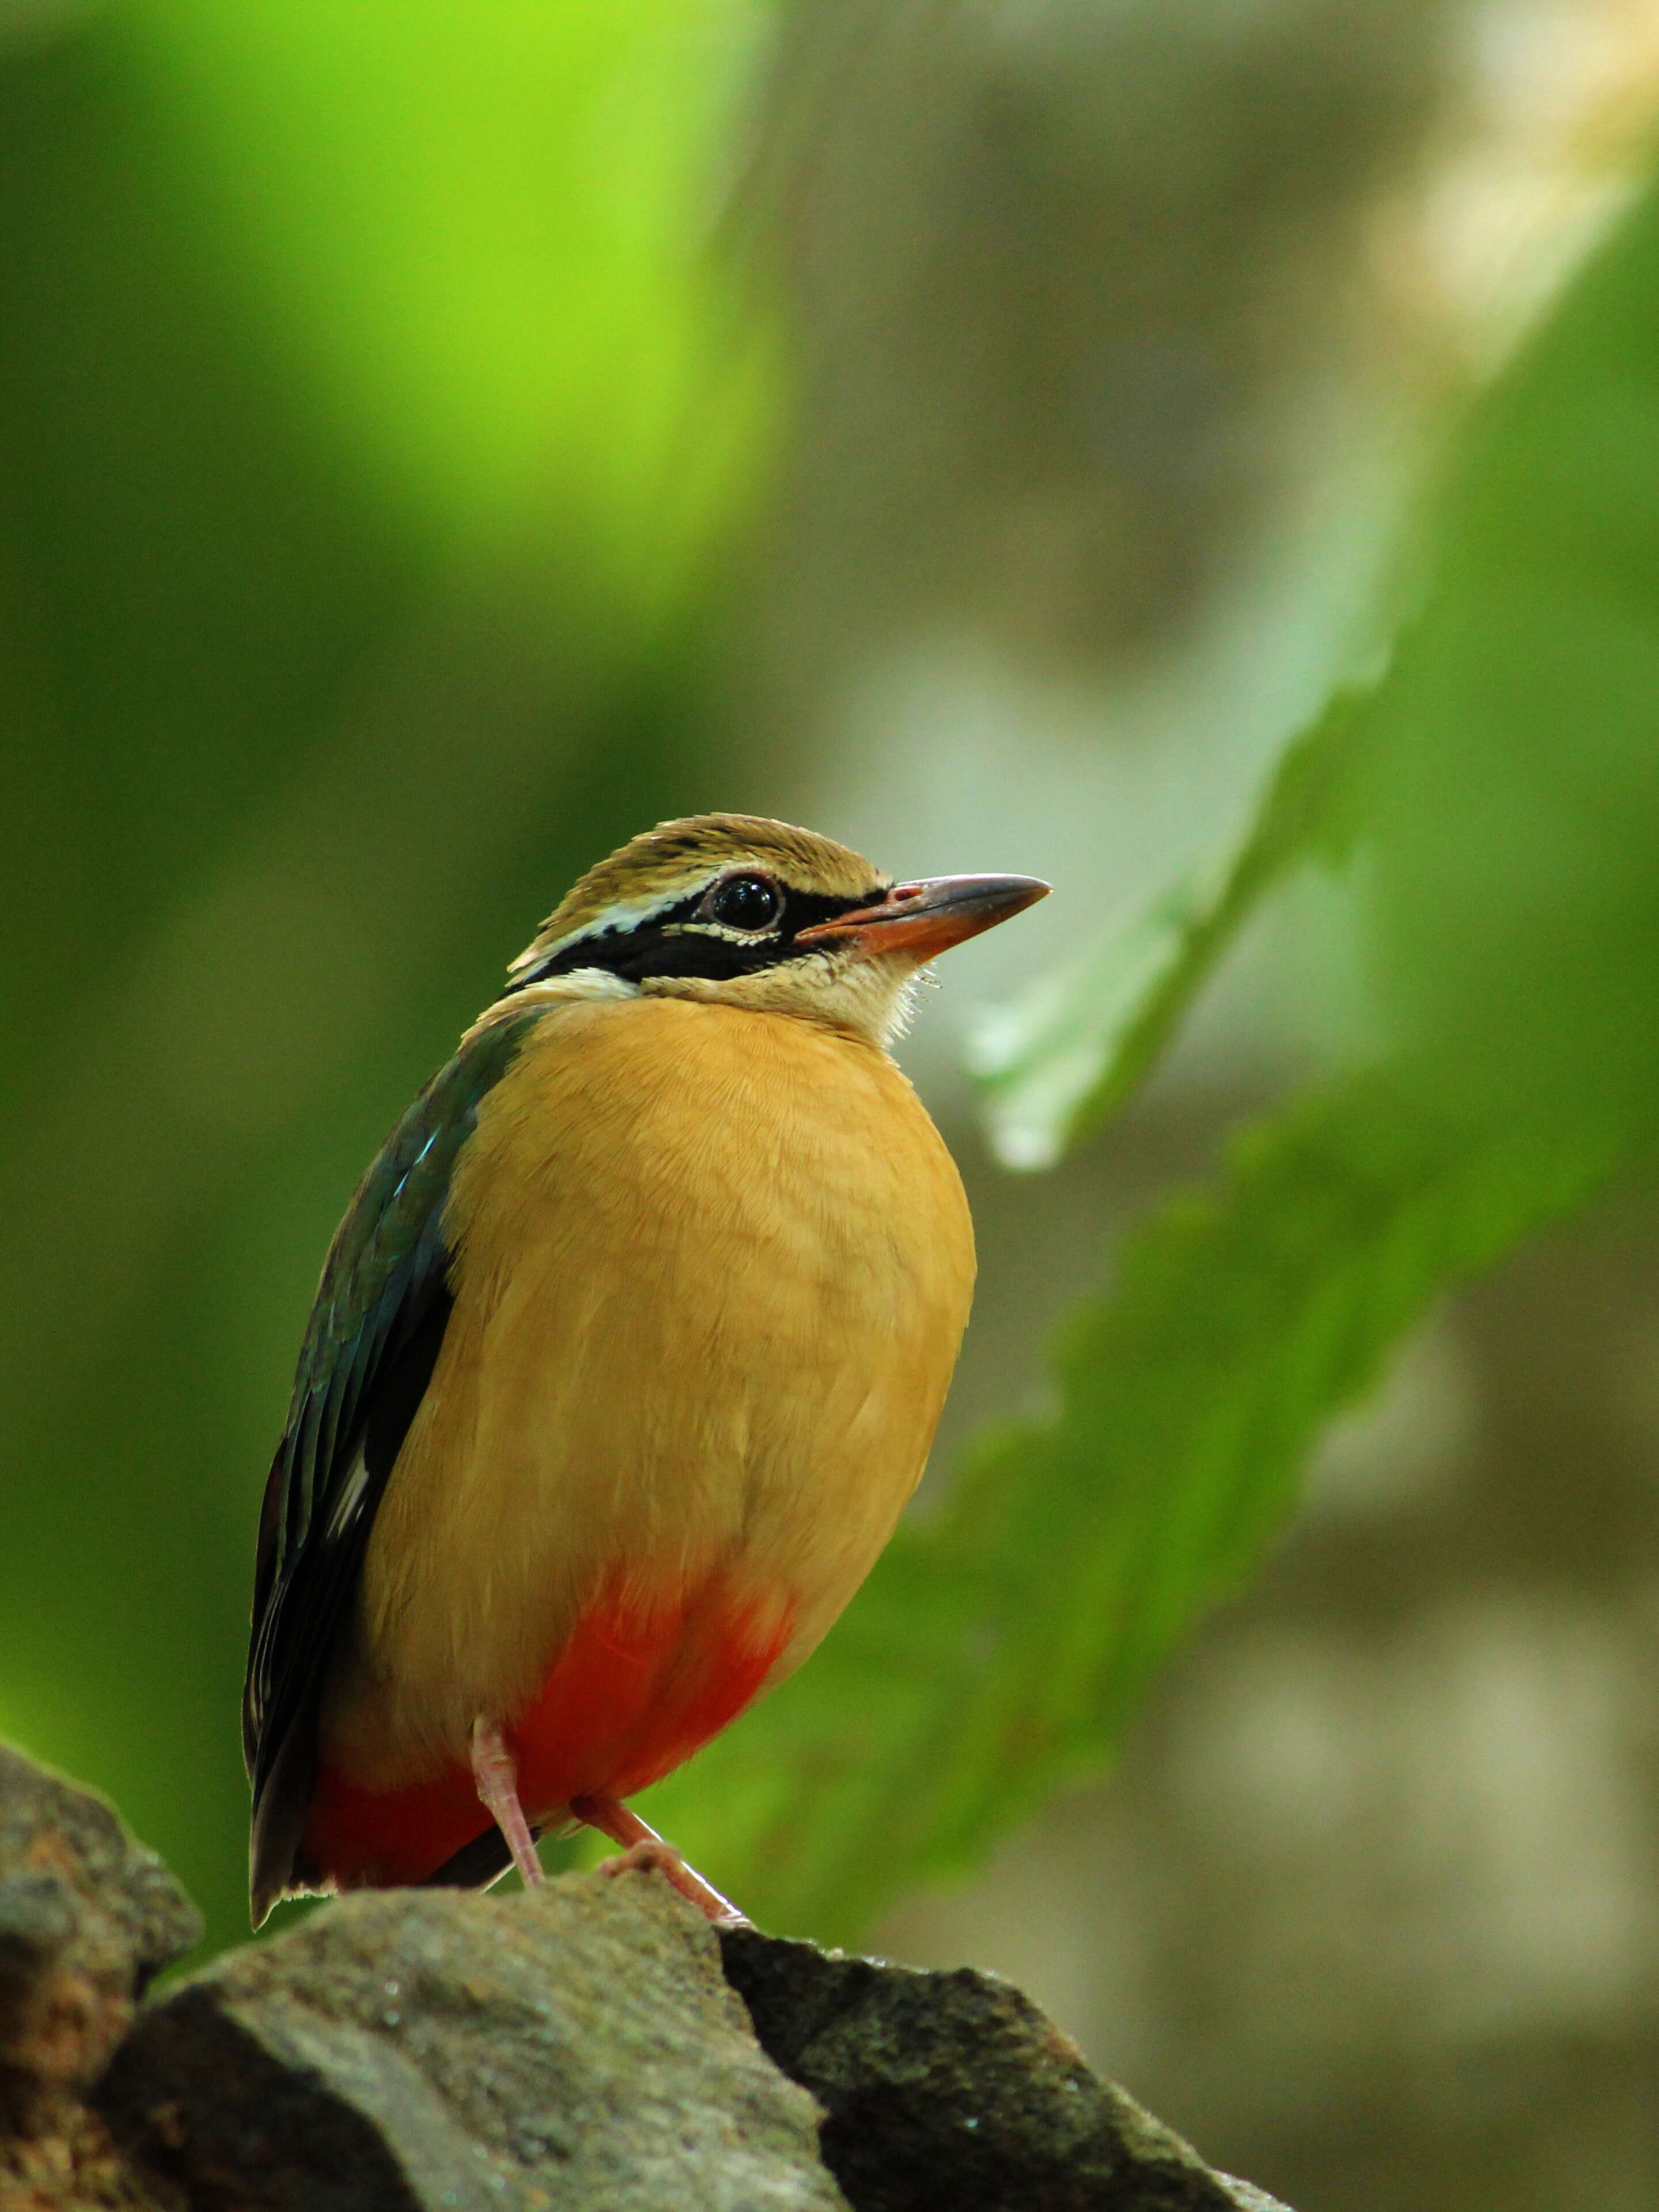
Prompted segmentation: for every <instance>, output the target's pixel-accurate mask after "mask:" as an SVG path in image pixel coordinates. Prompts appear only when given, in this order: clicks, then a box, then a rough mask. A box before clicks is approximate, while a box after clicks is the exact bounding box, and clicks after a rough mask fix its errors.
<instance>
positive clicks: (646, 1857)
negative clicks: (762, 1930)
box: [570, 1797, 750, 1928]
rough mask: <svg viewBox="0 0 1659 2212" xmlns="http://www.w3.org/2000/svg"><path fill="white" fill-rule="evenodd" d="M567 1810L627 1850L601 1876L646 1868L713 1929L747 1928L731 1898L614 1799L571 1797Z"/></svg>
mask: <svg viewBox="0 0 1659 2212" xmlns="http://www.w3.org/2000/svg"><path fill="white" fill-rule="evenodd" d="M570 1809H571V1811H572V1812H573V1813H574V1814H575V1816H576V1818H577V1819H578V1820H586V1823H587V1825H588V1826H589V1827H590V1828H597V1829H599V1832H600V1833H601V1834H602V1835H606V1836H609V1837H610V1838H611V1842H612V1843H613V1844H623V1845H625V1846H626V1848H625V1849H624V1850H623V1852H622V1853H621V1854H620V1856H619V1857H616V1858H614V1859H607V1860H606V1861H605V1864H604V1865H603V1866H602V1867H601V1868H600V1869H599V1872H600V1873H601V1874H608V1875H618V1874H632V1873H633V1872H634V1871H635V1869H638V1868H648V1869H652V1870H653V1871H654V1872H655V1873H658V1874H660V1875H666V1876H667V1878H668V1880H669V1881H671V1883H672V1884H673V1886H674V1887H675V1888H676V1889H677V1890H678V1892H679V1893H680V1895H681V1896H682V1897H684V1898H689V1899H690V1902H691V1903H692V1904H693V1905H696V1908H697V1910H698V1911H699V1912H702V1913H704V1914H706V1915H707V1916H708V1918H709V1919H710V1920H712V1921H713V1922H714V1924H715V1926H716V1927H719V1928H747V1927H748V1926H749V1924H750V1923H749V1919H748V1917H747V1915H746V1914H744V1913H741V1912H739V1911H738V1908H737V1906H736V1905H733V1904H732V1900H731V1899H730V1898H727V1897H722V1896H721V1895H720V1892H719V1890H717V1889H716V1888H715V1887H714V1884H713V1883H712V1882H707V1881H704V1880H703V1878H702V1875H700V1874H699V1873H698V1872H697V1871H696V1869H695V1868H694V1867H689V1866H687V1864H686V1863H685V1861H684V1859H683V1858H682V1857H680V1855H679V1853H678V1851H677V1850H675V1849H674V1846H673V1845H672V1844H665V1842H664V1841H663V1839H662V1838H661V1837H660V1836H659V1834H658V1833H657V1832H656V1830H655V1829H654V1828H647V1826H646V1825H645V1822H644V1821H643V1820H641V1818H640V1816H639V1814H637V1813H630V1812H629V1809H628V1808H627V1806H626V1805H619V1804H618V1803H617V1801H616V1799H615V1798H614V1797H573V1798H572V1799H571V1801H570Z"/></svg>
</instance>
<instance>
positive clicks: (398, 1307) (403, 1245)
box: [242, 1008, 544, 1923]
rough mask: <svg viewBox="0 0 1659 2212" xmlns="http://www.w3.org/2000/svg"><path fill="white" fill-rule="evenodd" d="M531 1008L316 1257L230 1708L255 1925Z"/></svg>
mask: <svg viewBox="0 0 1659 2212" xmlns="http://www.w3.org/2000/svg"><path fill="white" fill-rule="evenodd" d="M543 1012H544V1009H541V1008H532V1009H531V1010H529V1011H527V1012H522V1013H515V1014H511V1015H507V1016H506V1017H503V1018H495V1019H486V1020H485V1021H484V1022H483V1023H481V1024H479V1025H478V1026H477V1028H476V1029H475V1030H472V1031H471V1033H470V1035H469V1036H467V1038H466V1039H465V1042H463V1044H462V1046H461V1048H460V1050H459V1052H458V1053H457V1054H456V1055H455V1057H454V1059H453V1060H451V1061H450V1062H449V1063H448V1065H447V1066H445V1067H444V1068H442V1069H441V1071H440V1072H439V1073H438V1074H437V1075H435V1077H434V1078H433V1079H432V1081H431V1082H430V1083H429V1084H428V1085H427V1087H426V1089H425V1090H424V1091H422V1093H421V1095H420V1097H418V1098H417V1099H416V1101H415V1103H414V1104H413V1105H412V1106H411V1107H410V1109H409V1111H408V1112H407V1113H406V1114H405V1115H404V1117H403V1119H402V1121H399V1122H398V1126H397V1127H396V1128H395V1129H394V1130H393V1131H392V1134H391V1136H390V1137H388V1138H387V1139H386V1143H385V1145H384V1146H382V1147H381V1149H380V1155H379V1157H378V1158H376V1160H375V1162H374V1165H373V1166H372V1167H371V1168H370V1169H369V1170H368V1174H367V1175H366V1176H364V1178H363V1180H362V1183H361V1184H360V1185H359V1187H358V1189H357V1193H356V1196H355V1197H354V1198H353V1200H352V1201H351V1204H350V1206H349V1207H348V1208H347V1211H346V1215H345V1218H344V1219H343V1221H342V1223H341V1224H340V1226H339V1229H338V1231H337V1232H336V1235H335V1238H334V1242H333V1243H332V1245H331V1247H330V1249H329V1255H328V1259H327V1261H326V1263H325V1266H324V1268H323V1276H322V1281H321V1283H320V1285H319V1287H318V1291H317V1300H316V1304H314V1305H313V1308H312V1312H311V1320H310V1322H309V1324H308V1326H307V1330H306V1335H305V1341H304V1344H303V1345H302V1346H301V1352H300V1364H299V1369H298V1372H297V1373H296V1375H295V1381H294V1395H293V1397H292V1400H291V1401H290V1402H289V1414H288V1424H287V1426H286V1428H285V1429H284V1431H283V1440H282V1442H281V1443H279V1444H278V1446H277V1447H276V1458H275V1459H274V1460H273V1462H271V1468H270V1477H269V1479H268V1480H267V1482H266V1485H265V1496H264V1510H263V1511H262V1512H261V1515H260V1519H259V1545H258V1559H257V1561H256V1564H255V1568H254V1586H253V1627H252V1638H251V1641H250V1644H249V1648H248V1666H247V1681H246V1686H245V1688H244V1691H243V1696H242V1747H243V1753H244V1755H245V1757H246V1761H247V1770H248V1775H249V1778H250V1779H251V1780H252V1784H253V1836H252V1861H251V1872H252V1893H253V1901H254V1913H255V1919H256V1923H257V1921H258V1919H260V1918H262V1917H264V1911H265V1910H266V1909H268V1907H269V1905H270V1903H271V1902H272V1901H273V1900H274V1899H276V1897H278V1896H280V1895H281V1894H282V1893H283V1890H284V1889H286V1888H287V1887H289V1883H290V1881H292V1878H293V1875H294V1862H295V1853H296V1851H297V1850H298V1847H299V1843H300V1838H301V1834H302V1832H303V1830H304V1826H305V1820H306V1814H307V1808H308V1806H309V1803H310V1799H311V1793H312V1788H313V1780H314V1774H315V1763H316V1741H315V1740H316V1717H317V1705H318V1699H319V1694H320V1692H321V1689H322V1686H323V1680H324V1675H325V1669H326V1666H327V1662H328V1659H329V1656H330V1653H331V1650H332V1649H333V1647H334V1644H335V1642H336V1639H337V1637H338V1634H339V1632H340V1631H341V1629H342V1628H343V1626H345V1624H346V1621H347V1619H348V1617H349V1609H350V1606H351V1603H352V1600H353V1597H354V1595H355V1593H356V1586H357V1580H358V1577H359V1575H360V1573H361V1571H362V1559H363V1551H364V1547H365V1546H366V1544H367V1542H368V1532H369V1529H370V1528H371V1526H372V1525H373V1522H374V1515H375V1512H376V1510H377V1509H378V1507H379V1505H380V1498H381V1495H382V1493H383V1492H384V1491H385V1488H386V1479H387V1477H388V1476H389V1475H390V1474H391V1472H392V1464H393V1462H395V1461H396V1459H397V1456H398V1450H399V1448H400V1447H401V1445H402V1443H403V1441H404V1436H405V1434H406V1433H407V1431H408V1429H409V1425H410V1422H411V1421H412V1420H413V1419H414V1417H415V1413H416V1407H418V1406H419V1405H420V1402H421V1400H422V1396H423V1395H424V1394H425V1391H426V1387H427V1384H428V1382H429V1381H430V1380H431V1376H432V1371H433V1369H434V1367H435V1365H436V1364H437V1358H438V1353H439V1350H440V1348H441V1345H442V1343H443V1336H444V1329H445V1326H446V1324H447V1321H448V1318H449V1311H450V1307H451V1304H452V1297H451V1292H450V1285H449V1258H450V1255H449V1252H448V1249H447V1246H446V1244H445V1241H444V1206H445V1203H446V1200H447V1197H448V1194H449V1187H450V1178H451V1176H452V1174H453V1170H454V1167H455V1163H456V1161H457V1159H458V1158H459V1156H460V1152H461V1149H462V1147H463V1146H465V1143H466V1141H467V1139H468V1138H469V1137H470V1136H471V1133H472V1131H473V1128H474V1127H475V1125H476V1123H477V1113H478V1108H479V1105H480V1103H482V1101H483V1098H484V1097H486V1096H487V1094H488V1093H489V1091H490V1090H491V1089H492V1088H493V1087H494V1086H495V1084H496V1083H498V1082H499V1081H500V1079H501V1076H502V1075H503V1074H504V1073H505V1072H506V1071H507V1068H508V1067H509V1066H511V1064H512V1062H513V1057H514V1055H515V1054H517V1052H518V1050H519V1048H520V1045H521V1043H522V1042H523V1041H524V1038H525V1036H526V1031H527V1030H529V1029H531V1028H532V1027H533V1026H534V1024H536V1023H537V1022H538V1020H539V1019H540V1018H541V1016H542V1013H543Z"/></svg>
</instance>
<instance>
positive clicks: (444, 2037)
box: [98, 1875, 844, 2212]
mask: <svg viewBox="0 0 1659 2212" xmlns="http://www.w3.org/2000/svg"><path fill="white" fill-rule="evenodd" d="M98 2104H99V2106H100V2110H101V2111H102V2112H103V2113H104V2115H105V2116H106V2118H107V2119H108V2121H109V2123H110V2124H111V2127H112V2131H113V2133H114V2135H115V2136H116V2137H117V2139H118V2141H119V2142H122V2143H123V2144H124V2145H125V2146H126V2147H127V2148H129V2149H130V2150H131V2151H133V2152H134V2153H136V2154H139V2155H141V2156H142V2157H143V2160H145V2161H146V2162H147V2163H149V2165H152V2166H155V2168H156V2169H158V2170H159V2171H160V2172H161V2173H163V2174H164V2175H166V2176H167V2178H168V2179H170V2180H172V2181H173V2183H174V2184H175V2185H177V2186H179V2188H180V2189H181V2190H182V2191H183V2193H184V2195H185V2197H186V2198H187V2200H188V2202H189V2203H190V2204H191V2206H192V2207H200V2208H204V2212H221V2208H222V2212H230V2209H231V2208H232V2207H234V2208H237V2212H244V2208H246V2212H255V2208H257V2212H393V2208H396V2212H413V2208H422V2212H425V2208H432V2212H438V2208H444V2212H484V2208H486V2207H488V2208H491V2212H505V2208H524V2212H531V2208H535V2212H558V2208H562V2207H565V2206H570V2207H576V2206H580V2207H581V2208H583V2212H678V2208H681V2207H684V2208H685V2212H692V2208H696V2212H722V2208H730V2212H739V2209H740V2208H741V2212H763V2208H764V2212H832V2208H837V2207H843V2206H844V2199H843V2198H842V2195H841V2193H840V2191H838V2190H837V2189H836V2185H835V2184H834V2182H833V2181H832V2180H831V2179H830V2178H829V2174H828V2173H827V2172H825V2171H824V2168H823V2165H822V2163H821V2162H820V2160H819V2157H818V2149H817V2121H818V2118H819V2115H818V2112H817V2107H816V2106H815V2105H814V2104H813V2102H812V2100H811V2098H810V2097H809V2096H808V2095H807V2094H806V2093H805V2092H804V2091H803V2090H801V2089H799V2088H798V2087H795V2085H794V2084H793V2082H791V2081H787V2080H786V2079H785V2078H784V2076H783V2075H781V2073H779V2072H778V2071H777V2069H775V2067H774V2066H773V2065H772V2064H771V2063H770V2062H769V2060H768V2059H767V2057H765V2056H764V2054H763V2052H762V2051H761V2049H760V2047H759V2045H757V2042H756V2041H755V2039H754V2037H753V2034H752V2033H751V2032H750V2026H749V2021H748V2016H747V2014H746V2013H745V2011H744V2007H743V2005H742V2004H741V2003H740V2002H739V2001H738V1998H737V1997H736V1996H734V1995H733V1994H732V1991H731V1990H729V1989H728V1987H727V1986H726V1982H725V1980H724V1979H723V1978H722V1974H721V1970H720V1951H719V1948H718V1946H717V1944H716V1942H715V1940H714V1936H713V1934H712V1932H711V1930H710V1929H709V1928H708V1924H707V1923H705V1922H704V1921H702V1919H701V1918H700V1917H698V1916H697V1915H696V1913H695V1912H694V1911H691V1909H690V1907H689V1906H687V1905H684V1903H683V1902H682V1900H681V1899H678V1897H677V1896H675V1894H674V1893H673V1892H672V1891H671V1890H670V1889H669V1887H668V1886H667V1885H666V1883H665V1882H664V1881H662V1879H661V1877H660V1876H659V1875H629V1876H624V1877H623V1878H621V1879H619V1880H617V1881H601V1880H599V1879H597V1878H595V1877H593V1876H581V1875H567V1876H564V1877H562V1878H561V1879H559V1880H557V1881H550V1882H549V1883H548V1884H546V1885H545V1887H543V1888H542V1889H541V1890H539V1891H537V1892H535V1893H531V1894H529V1895H520V1896H509V1897H502V1898H489V1897H484V1898H480V1897H471V1896H465V1895H458V1894H455V1893H450V1892H445V1891H427V1892H416V1891H392V1892H387V1893H381V1894H360V1895H357V1896H354V1897H349V1898H345V1899H341V1900H340V1901H339V1902H338V1903H337V1904H335V1905H331V1906H330V1907H328V1908H327V1909H326V1910H325V1911H321V1912H319V1913H318V1914H316V1915H315V1916H314V1917H313V1918H312V1919H310V1920H309V1921H307V1923H305V1924H303V1925H302V1926H301V1927H300V1928H298V1929H295V1930H294V1931H293V1932H292V1933H290V1934H289V1935H286V1936H280V1937H278V1938H277V1939H276V1941H275V1942H270V1943H268V1944H265V1945H262V1946H260V1947H258V1948H250V1949H248V1950H245V1951H240V1952H237V1953H234V1954H232V1955H231V1956H230V1957H228V1958H227V1959H224V1960H221V1961H220V1962H219V1963H218V1964H217V1965H216V1966H213V1967H210V1969H209V1970H208V1972H206V1973H204V1974H203V1975H200V1976H198V1977H197V1978H195V1979H193V1980H191V1982H189V1983H187V1984H184V1985H183V1986H182V1987H180V1988H179V1989H178V1990H174V1991H173V1992H172V1993H171V1994H170V1995H169V1996H167V1997H165V1998H164V1999H162V2000H161V2002H158V2003H156V2004H155V2005H153V2006H152V2007H150V2008H148V2009H147V2010H146V2012H145V2013H144V2015H143V2017H142V2019H141V2020H140V2021H139V2022H138V2023H137V2027H135V2029H134V2031H133V2033H131V2036H130V2037H129V2039H128V2040H127V2041H126V2043H125V2045H124V2046H123V2048H122V2049H121V2051H119V2053H118V2055H117V2057H116V2058H115V2061H114V2063H113V2064H112V2066H111V2068H110V2069H109V2072H108V2074H107V2075H106V2077H105V2079H104V2081H103V2082H102V2084H101V2085H100V2089H99V2092H98Z"/></svg>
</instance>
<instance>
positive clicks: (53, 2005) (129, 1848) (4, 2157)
mask: <svg viewBox="0 0 1659 2212" xmlns="http://www.w3.org/2000/svg"><path fill="white" fill-rule="evenodd" d="M200 1934H201V1920H200V1917H199V1916H198V1914H197V1911H196V1909H195V1907H194V1906H193V1905H191V1903H190V1901H189V1899H187V1898H186V1897H185V1893H184V1892H183V1891H182V1890H181V1889H180V1888H179V1886H178V1884H177V1883H176V1882H175V1881H173V1877H172V1875H170V1874H168V1872H167V1869H166V1868H165V1867H164V1866H163V1865H162V1864H161V1861H160V1860H159V1859H158V1858H157V1857H156V1856H155V1853H154V1852H153V1851H148V1850H145V1849H144V1848H143V1845H142V1844H137V1843H135V1842H134V1841H133V1839H132V1838H131V1836H129V1835H128V1833H127V1832H126V1831H125V1828H124V1827H123V1826H121V1823H120V1822H119V1820H117V1818H116V1816H115V1814H113V1813H112V1811H111V1810H110V1808H109V1807H108V1806H107V1805H106V1803H105V1802H104V1801H103V1799H102V1798H101V1797H97V1796H94V1795H93V1794H92V1793H91V1792H90V1791H88V1790H79V1789H76V1787H74V1785H73V1784H70V1783H68V1782H65V1781H64V1780H63V1779H62V1778H61V1777H59V1776H58V1775H55V1774H52V1773H49V1772H48V1771H46V1769H45V1768H44V1767H40V1766H37V1765H35V1764H34V1762H33V1760H31V1759H25V1758H24V1757H23V1756H22V1754H21V1753H19V1752H15V1751H12V1750H9V1749H8V1748H7V1747H6V1746H4V1745H3V1744H0V2207H4V2208H6V2212H11V2208H13V2207H25V2206H27V2207H28V2208H30V2212H46V2208H48V2207H64V2208H67V2207H70V2206H73V2205H149V2204H153V2203H156V2202H157V2201H158V2199H157V2197H156V2196H155V2191H153V2190H152V2188H151V2186H150V2185H149V2183H148V2182H147V2181H145V2180H144V2179H143V2178H141V2177H139V2176H137V2175H136V2174H135V2173H133V2172H131V2169H130V2167H129V2166H128V2164H127V2162H126V2160H125V2159H124V2158H123V2157H122V2156H121V2155H120V2154H119V2153H118V2151H117V2149H116V2148H115V2147H114V2146H113V2145H112V2143H111V2142H110V2140H109V2137H108V2136H107V2134H106V2130H105V2129H104V2127H103V2124H102V2123H101V2121H100V2120H99V2119H98V2118H97V2116H96V2115H95V2114H94V2113H93V2112H89V2111H88V2108H87V2106H86V2105H85V2104H84V2102H83V2101H82V2092H83V2091H84V2090H85V2089H86V2088H87V2087H88V2085H89V2084H90V2083H91V2082H92V2081H94V2079H95V2078H96V2076H97V2075H98V2074H99V2073H100V2071H101V2069H103V2067H104V2066H105V2064H106V2063H107V2061H108V2059H109V2057H110V2054H111V2053H112V2051H114V2050H115V2048H116V2046H117V2045H118V2043H119V2042H120V2040H121V2038H122V2037H123V2036H124V2035H125V2033H126V2032H127V2029H128V2027H129V2026H130V2025H131V2021H132V2019H133V2015H134V2011H135V2008H136V2007H137V2002H138V2000H139V1998H140V1997H141V1996H143V1991H144V1990H145V1988H146V1987H147V1986H148V1984H149V1982H150V1980H151V1979H152V1978H153V1977H154V1976H155V1974H156V1973H157V1972H159V1971H160V1970H161V1968H162V1967H163V1966H167V1965H169V1964H171V1962H172V1961H173V1960H175V1959H177V1958H179V1957H181V1956H182V1955H183V1954H184V1953H185V1952H186V1951H187V1950H189V1948H191V1944H193V1943H194V1942H196V1941H197V1938H198V1936H200Z"/></svg>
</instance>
